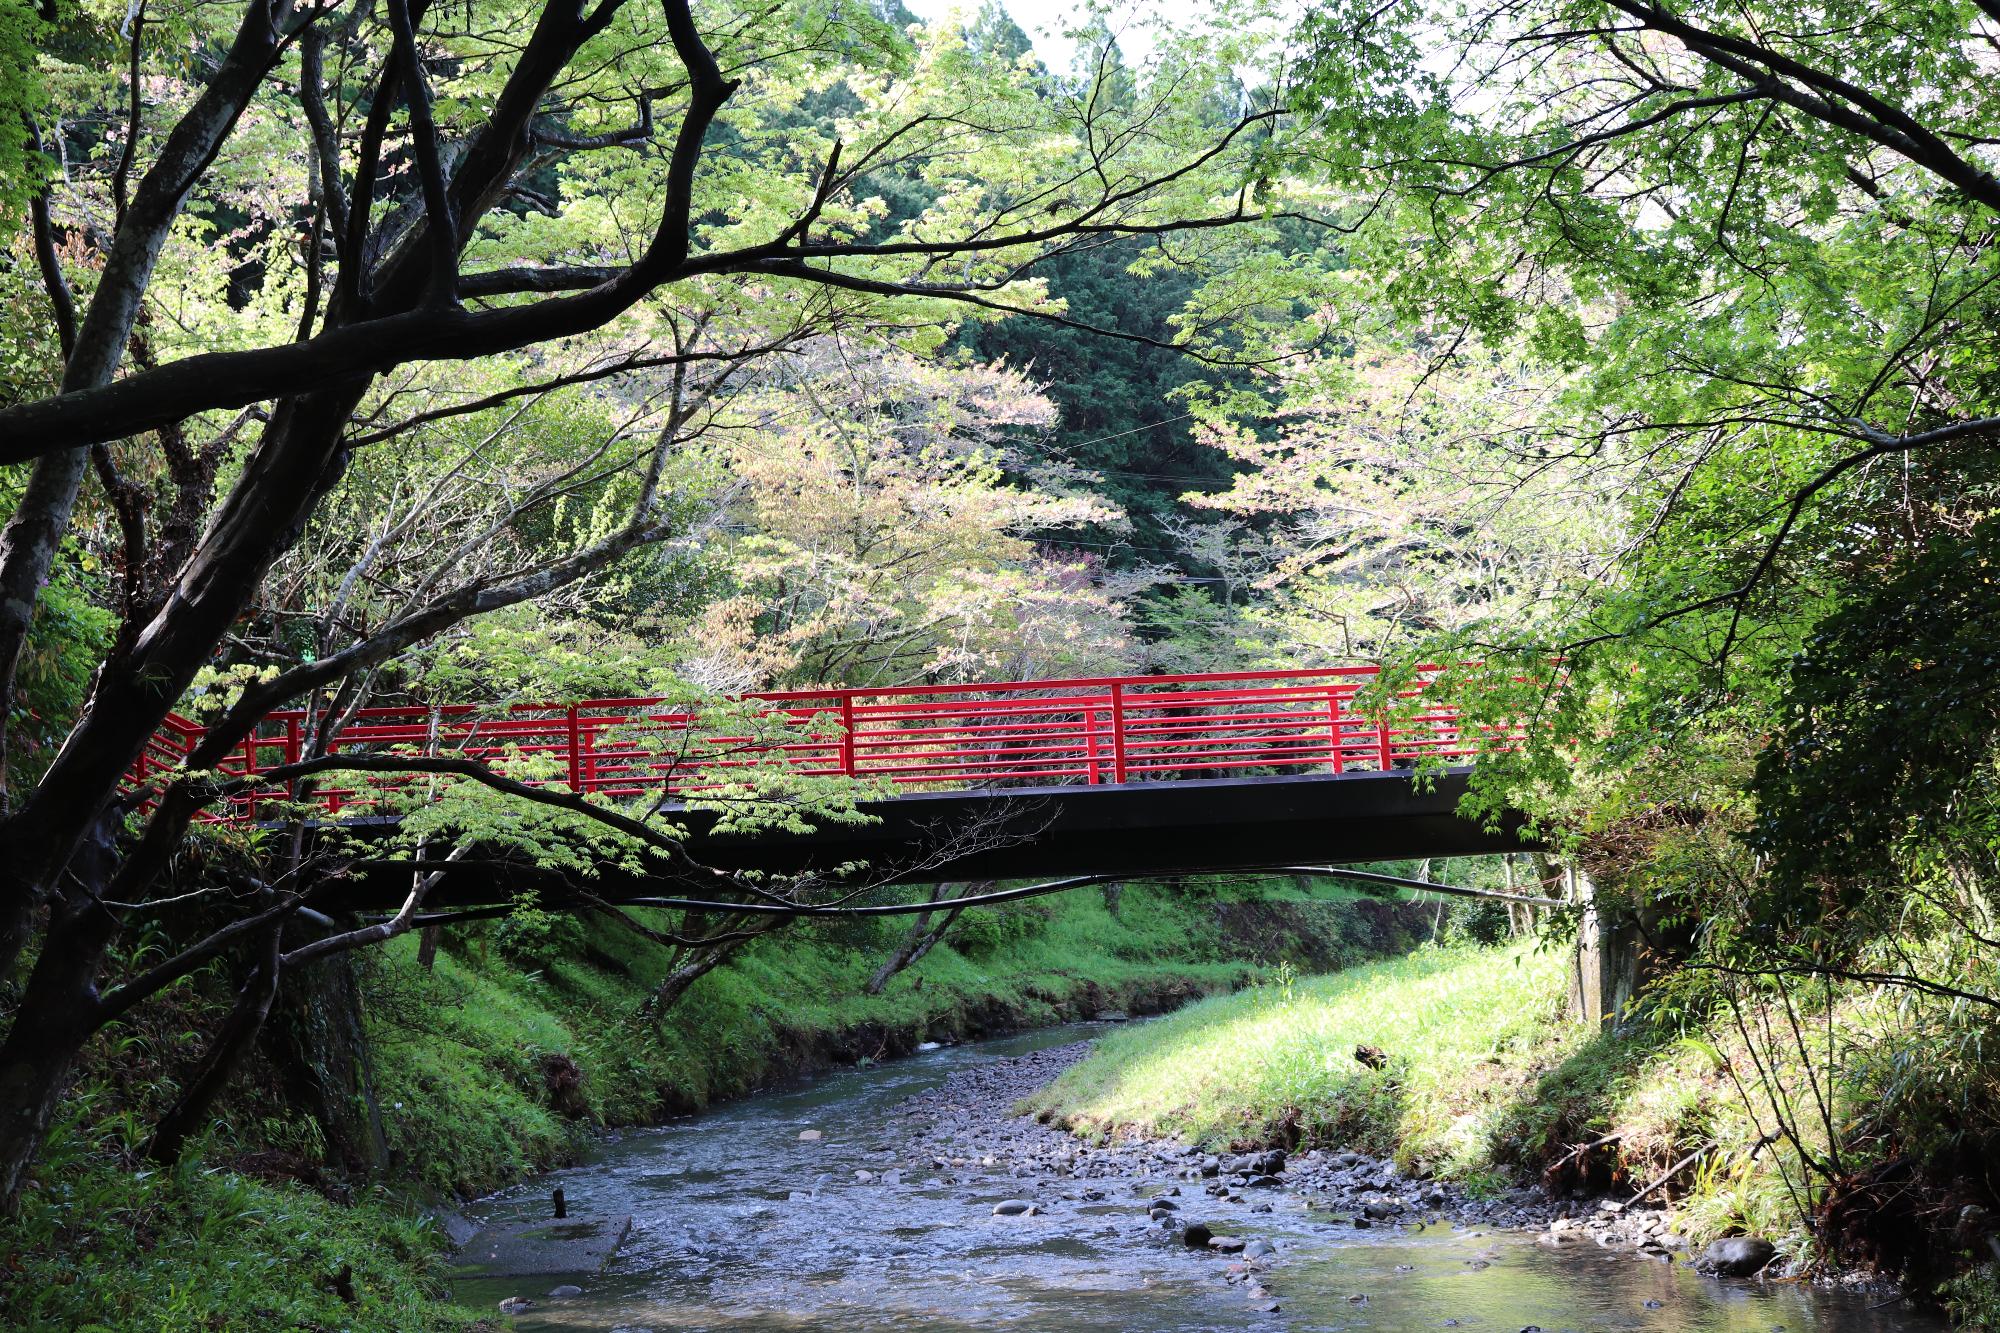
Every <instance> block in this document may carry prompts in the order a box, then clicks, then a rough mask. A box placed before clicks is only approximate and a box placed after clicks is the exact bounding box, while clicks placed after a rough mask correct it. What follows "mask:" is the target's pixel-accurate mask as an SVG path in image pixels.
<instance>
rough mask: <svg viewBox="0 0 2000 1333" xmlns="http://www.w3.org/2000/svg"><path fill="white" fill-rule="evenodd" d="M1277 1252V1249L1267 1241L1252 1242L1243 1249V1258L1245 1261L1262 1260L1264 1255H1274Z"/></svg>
mask: <svg viewBox="0 0 2000 1333" xmlns="http://www.w3.org/2000/svg"><path fill="white" fill-rule="evenodd" d="M1277 1252H1278V1247H1277V1246H1275V1245H1273V1244H1272V1243H1271V1242H1270V1241H1268V1240H1253V1241H1251V1242H1250V1243H1249V1244H1248V1245H1245V1246H1244V1247H1243V1257H1244V1258H1245V1259H1262V1258H1264V1257H1265V1256H1266V1255H1271V1254H1276V1253H1277Z"/></svg>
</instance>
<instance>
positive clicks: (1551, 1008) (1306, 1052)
mask: <svg viewBox="0 0 2000 1333" xmlns="http://www.w3.org/2000/svg"><path fill="white" fill-rule="evenodd" d="M1562 989H1563V965H1562V962H1561V960H1560V959H1559V958H1558V957H1557V956H1556V955H1555V954H1553V953H1546V952H1537V951H1535V950H1534V949H1533V948H1531V947H1523V946H1515V947H1508V948H1477V947H1471V946H1467V947H1460V948H1449V949H1425V950H1421V951H1419V952H1417V953H1414V954H1411V955H1408V956H1406V957H1401V958H1394V959H1387V960H1384V961H1381V962H1375V963H1370V964H1367V965H1365V966H1361V967H1356V968H1352V969H1349V970H1346V971H1343V972H1340V973H1336V974H1334V975H1331V976H1324V977H1313V978H1308V979H1305V980H1300V981H1296V982H1294V983H1292V984H1290V985H1264V986H1259V987H1257V988H1255V989H1252V990H1249V991H1245V992H1243V993H1241V994H1237V995H1233V996H1227V997H1219V998H1216V999H1211V1000H1207V1001H1204V1002H1203V1003H1200V1004H1196V1005H1191V1006H1189V1007H1188V1008H1186V1009H1183V1010H1181V1011H1180V1012H1179V1013H1176V1014H1174V1015H1172V1016H1171V1017H1168V1018H1164V1019H1161V1020H1160V1021H1158V1022H1154V1023H1148V1024H1146V1025H1144V1026H1143V1027H1138V1028H1132V1029H1129V1030H1126V1031H1122V1032H1118V1033H1115V1034H1113V1035H1111V1036H1109V1037H1107V1038H1105V1040H1104V1041H1103V1042H1102V1043H1100V1045H1099V1048H1098V1051H1097V1053H1096V1055H1095V1056H1094V1057H1093V1058H1091V1059H1090V1060H1088V1061H1086V1062H1084V1063H1083V1064H1081V1065H1078V1066H1077V1067H1075V1068H1073V1069H1071V1070H1070V1071H1069V1072H1068V1073H1066V1074H1065V1075H1064V1076H1063V1077H1062V1078H1060V1079H1058V1080H1057V1081H1056V1082H1055V1083H1054V1084H1052V1085H1051V1086H1050V1087H1048V1088H1046V1089H1044V1090H1043V1091H1042V1092H1041V1093H1040V1094H1039V1095H1038V1096H1037V1097H1036V1098H1035V1100H1034V1103H1033V1106H1034V1109H1035V1110H1037V1111H1038V1112H1039V1113H1041V1114H1044V1115H1046V1116H1050V1117H1058V1118H1061V1119H1062V1120H1064V1121H1065V1122H1067V1123H1068V1124H1070V1125H1071V1126H1072V1127H1074V1128H1076V1129H1078V1130H1080V1131H1084V1132H1091V1133H1102V1132H1112V1133H1140V1134H1147V1135H1182V1136H1185V1137H1187V1138H1190V1139H1193V1140H1197V1141H1200V1142H1203V1143H1208V1144H1232V1143H1242V1144H1245V1145H1248V1144H1252V1143H1256V1144H1265V1143H1286V1144H1294V1145H1296V1144H1302V1143H1303V1144H1339V1145H1343V1146H1353V1147H1356V1148H1359V1149H1362V1150H1365V1151H1370V1152H1374V1153H1378V1154H1384V1155H1387V1154H1394V1155H1395V1156H1397V1157H1399V1158H1401V1159H1402V1160H1403V1161H1405V1162H1406V1163H1409V1164H1416V1163H1419V1162H1421V1163H1422V1164H1424V1165H1426V1166H1428V1167H1430V1168H1431V1169H1433V1170H1437V1171H1439V1172H1440V1173H1442V1174H1447V1175H1456V1176H1460V1177H1467V1176H1472V1175H1476V1174H1477V1173H1478V1172H1480V1171H1483V1170H1485V1169H1487V1168H1488V1167H1490V1166H1491V1165H1492V1159H1493V1154H1492V1144H1493V1142H1494V1139H1495V1136H1496V1135H1497V1134H1498V1133H1500V1132H1502V1125H1503V1123H1504V1122H1505V1121H1506V1120H1507V1118H1508V1117H1509V1116H1510V1115H1511V1114H1512V1113H1513V1110H1514V1107H1515V1105H1516V1103H1517V1102H1518V1100H1519V1094H1520V1093H1521V1092H1522V1090H1523V1089H1524V1088H1525V1087H1526V1086H1527V1084H1528V1083H1530V1082H1531V1081H1533V1080H1534V1079H1535V1078H1536V1077H1538V1075H1539V1074H1540V1073H1541V1071H1543V1070H1545V1069H1546V1068H1547V1067H1548V1064H1549V1062H1550V1060H1551V1058H1552V1057H1554V1056H1556V1055H1557V1054H1558V1053H1560V1052H1562V1051H1564V1050H1565V1049H1567V1048H1568V1047H1569V1046H1570V1045H1571V1044H1572V1043H1573V1042H1574V1041H1575V1039H1576V1038H1575V1035H1574V1034H1575V1029H1574V1028H1573V1027H1571V1026H1569V1025H1567V1024H1565V1023H1564V1021H1563V1019H1562V1004H1563V995H1562ZM1362 1046H1367V1047H1372V1048H1374V1049H1375V1050H1377V1051H1380V1052H1381V1053H1382V1054H1383V1055H1384V1056H1386V1057H1387V1060H1388V1064H1387V1066H1386V1067H1384V1068H1383V1069H1380V1070H1376V1069H1372V1068H1370V1067H1368V1066H1367V1065H1365V1064H1362V1063H1360V1062H1359V1061H1357V1060H1356V1058H1355V1052H1356V1049H1357V1048H1358V1047H1362Z"/></svg>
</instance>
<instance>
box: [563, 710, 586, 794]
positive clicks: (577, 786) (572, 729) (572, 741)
mask: <svg viewBox="0 0 2000 1333" xmlns="http://www.w3.org/2000/svg"><path fill="white" fill-rule="evenodd" d="M565 716H566V719H567V721H568V724H569V789H570V790H571V791H573V792H581V791H582V790H583V728H582V727H580V726H578V725H577V720H576V705H575V704H571V705H570V706H569V711H568V713H567V714H566V715H565Z"/></svg>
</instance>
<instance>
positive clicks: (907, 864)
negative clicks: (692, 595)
mask: <svg viewBox="0 0 2000 1333" xmlns="http://www.w3.org/2000/svg"><path fill="white" fill-rule="evenodd" d="M1468 776H1469V774H1468V771H1467V770H1464V769H1458V770H1452V771H1448V772H1445V773H1442V774H1439V775H1438V776H1437V777H1436V778H1435V780H1434V781H1432V782H1431V783H1429V784H1427V786H1426V787H1425V788H1422V789H1420V788H1418V787H1417V785H1416V784H1414V783H1413V782H1412V781H1411V778H1410V776H1409V774H1408V773H1406V772H1390V773H1352V774H1344V775H1339V776H1335V775H1330V774H1322V775H1313V776H1297V777H1255V778H1221V779H1213V780H1206V781H1202V780H1194V781H1183V782H1154V783H1132V784H1127V785H1123V786H1096V787H1092V786H1051V787H999V788H984V789H975V790H970V791H957V792H932V793H921V794H914V795H908V796H901V797H897V798H895V799H893V800H886V801H879V802H875V803H873V804H872V805H870V806H869V807H867V809H868V812H869V813H870V814H872V815H874V816H876V817H877V822H874V823H870V824H865V825H841V824H834V825H828V826H825V827H821V828H819V829H816V830H815V831H814V832H813V833H812V834H810V835H808V836H799V835H793V834H784V833H776V834H762V835H756V836H745V835H725V834H716V833H713V832H710V831H707V830H708V829H710V828H711V827H712V826H713V823H714V820H713V819H712V818H704V817H702V816H700V815H696V816H694V817H692V818H690V820H689V823H690V824H691V825H692V827H693V836H692V838H691V840H690V842H689V844H688V851H689V853H690V855H692V857H693V858H694V859H695V860H696V861H697V862H699V863H700V864H701V865H703V866H706V867H712V868H713V869H715V870H721V871H732V872H733V871H763V872H766V873H770V874H796V873H799V872H803V871H822V872H824V871H829V870H831V869H832V868H834V867H836V866H838V865H841V864H843V863H850V862H857V861H865V862H867V863H868V867H869V868H868V870H867V871H866V872H865V874H866V876H867V877H869V878H877V877H879V878H882V879H885V880H887V881H888V882H892V883H900V884H936V883H945V882H953V881H966V880H991V879H1056V878H1066V877H1069V876H1078V875H1121V876H1122V875H1130V876H1134V877H1138V876H1146V875H1186V874H1202V873H1213V872H1218V871H1232V870H1254V869H1259V868H1264V867H1272V866H1284V865H1302V864H1332V865H1340V864H1348V865H1351V864H1356V863H1360V862H1370V861H1397V860H1415V859H1419V858H1424V857H1431V858H1441V857H1456V856H1482V855H1490V854H1494V853H1499V852H1509V851H1521V850H1524V849H1526V848H1528V847H1530V846H1531V845H1532V844H1530V843H1528V842H1526V841H1524V840H1522V839H1521V837H1520V836H1519V833H1518V829H1519V821H1518V820H1513V821H1507V822H1506V823H1505V824H1504V825H1503V827H1502V828H1501V829H1499V830H1488V829H1485V828H1482V827H1481V826H1480V825H1479V824H1478V823H1476V822H1475V821H1472V820H1469V819H1466V818H1464V817H1463V816H1461V815H1460V814H1458V813H1457V810H1458V803H1459V800H1460V798H1461V797H1462V796H1463V795H1464V794H1465V790H1466V783H1467V780H1468ZM376 879H379V881H380V882H374V881H375V880H376ZM532 882H533V880H532V878H528V879H523V878H520V877H518V876H516V875H514V874H511V873H509V872H508V871H506V870H504V869H496V868H491V867H481V866H478V865H468V866H465V867H463V868H462V869H455V870H453V871H452V872H451V873H450V874H449V876H448V878H447V879H446V881H445V882H444V883H442V884H440V885H439V886H438V889H437V890H435V891H434V892H433V894H432V895H431V899H430V900H431V901H432V902H433V903H436V904H440V905H441V904H444V903H452V904H457V905H466V904H470V903H478V902H491V901H496V900H500V899H505V898H508V897H511V896H512V895H513V894H514V893H515V892H516V891H518V890H519V889H520V888H522V887H525V886H526V884H528V883H532ZM712 883H713V880H712V877H704V876H702V875H700V874H696V875H693V876H690V875H689V874H687V873H686V872H684V871H682V872H675V871H670V870H668V869H666V868H665V867H662V868H661V869H660V870H658V871H657V872H646V873H634V872H632V871H629V870H622V869H614V868H610V867H607V868H606V869H605V870H604V871H603V872H602V873H601V874H600V876H599V877H598V878H597V879H595V880H594V881H593V882H592V885H591V888H592V890H593V892H594V893H595V894H596V895H598V896H600V897H602V898H605V899H608V900H611V901H619V900H629V899H632V898H641V897H652V896H675V895H689V896H701V895H700V892H699V891H700V890H701V889H702V888H703V887H704V886H705V885H708V884H712ZM408 886H409V876H408V872H407V871H401V872H394V871H384V872H381V873H379V875H377V876H369V875H365V874H364V875H363V876H362V877H361V878H360V879H359V880H357V881H355V882H353V883H352V885H351V889H352V892H351V894H350V895H343V896H346V897H348V898H349V901H350V902H352V903H353V904H354V905H362V904H364V903H365V904H367V905H373V906H390V905H393V904H394V903H395V902H397V901H399V900H400V899H401V898H402V896H403V894H404V893H405V892H407V890H408Z"/></svg>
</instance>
